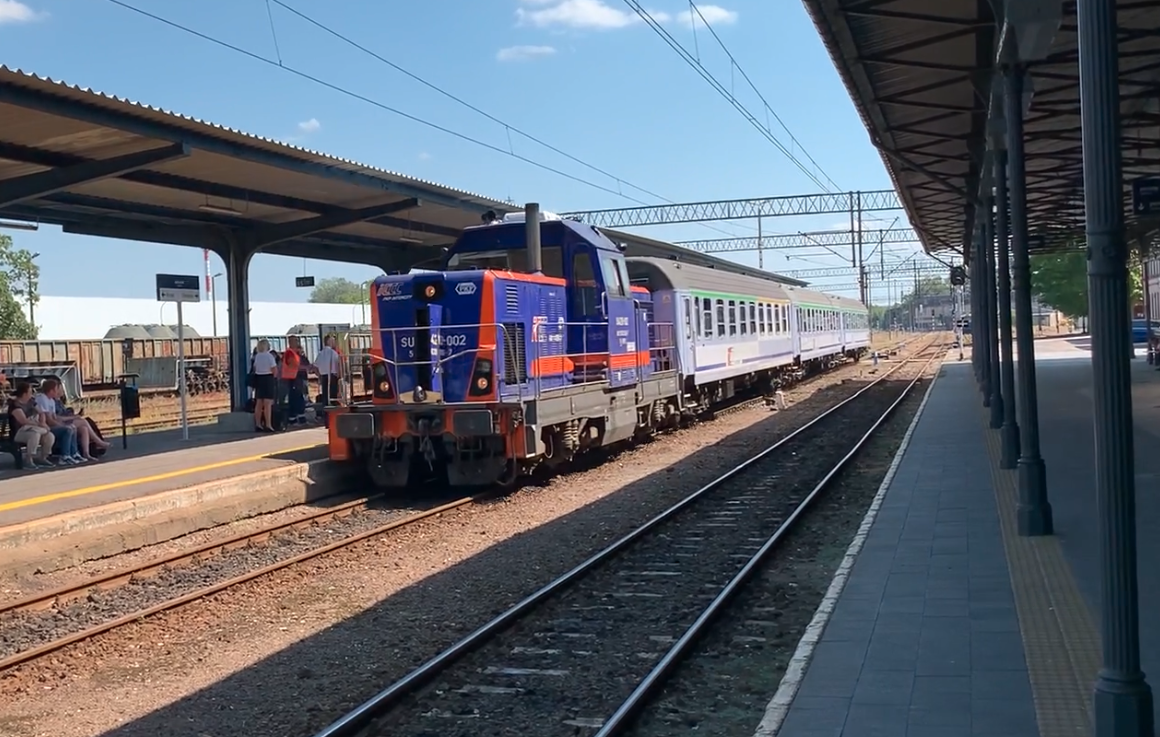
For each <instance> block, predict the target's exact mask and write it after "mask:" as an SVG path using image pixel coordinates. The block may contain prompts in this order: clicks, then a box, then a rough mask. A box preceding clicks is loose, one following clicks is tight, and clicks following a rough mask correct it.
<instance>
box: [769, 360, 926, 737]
mask: <svg viewBox="0 0 1160 737" xmlns="http://www.w3.org/2000/svg"><path fill="white" fill-rule="evenodd" d="M941 375H942V366H941V365H940V366H939V370H938V371H937V372H936V373H935V375H934V378H932V379H931V382H930V384H928V385H927V387H926V392H925V393H924V394H923V396H922V402H921V403H920V404H919V405H918V410H917V411H916V412H915V413H914V418H913V419H911V421H910V425H909V426H908V427H907V428H906V433H905V434H904V435H903V436H902V442H901V443H899V445H898V450H897V451H896V452H895V453H894V459H893V460H892V461H891V462H890V468H888V469H887V470H886V476H884V477H883V479H882V483H881V484H879V486H878V491H877V492H875V494H874V498H873V499H872V500H871V502H870V507H869V509H867V510H866V515H865V516H864V517H863V518H862V524H861V525H859V527H858V532H857V533H855V534H854V539H853V540H852V541H850V546H849V547H848V548H846V554H845V556H844V557H843V558H842V562H841V563H840V564H839V565H838V569H837V570H836V571H834V577H833V578H832V579H831V580H830V587H829V588H828V589H827V590H826V595H825V596H824V597H822V601H821V603H820V604H818V608H817V609H816V610H815V611H814V617H813V619H811V620H810V623H809V625H808V626H807V627H806V631H805V632H804V633H802V636H801V639H800V640H798V645H797V648H796V649H795V650H794V653H793V657H791V658H790V661H789V664H788V665H787V666H786V669H785V675H784V676H782V679H781V683H780V684H778V687H777V691H776V692H775V693H774V695H773V698H772V699H770V700H769V703H768V704H767V705H766V707H765V714H764V715H763V716H762V718H761V722H759V723H758V725H757V728H756V729H755V730H754V732H753V737H776V735H777V733H778V732H779V731H781V726H782V724H783V723H784V722H785V718H786V715H787V714H788V713H789V710H790V707H791V706H792V705H793V701H794V698H795V697H796V696H797V692H798V689H799V688H800V687H801V683H802V680H803V679H804V678H805V675H806V668H808V667H809V664H810V660H811V659H812V658H813V655H814V648H816V647H817V645H818V642H819V641H820V640H821V638H822V634H823V633H824V632H825V629H826V624H828V623H829V621H830V617H831V616H832V615H833V613H834V607H835V606H837V604H838V598H839V597H841V595H842V591H843V590H844V589H845V588H846V581H847V580H849V578H850V571H851V570H853V568H854V564H855V563H856V562H857V560H858V555H859V553H861V552H862V547H863V546H864V545H865V544H866V538H867V537H869V535H870V529H871V528H872V527H873V526H874V520H875V519H877V518H878V510H879V509H881V507H882V501H883V500H884V499H885V498H886V492H887V491H889V489H890V485H891V483H893V481H894V476H895V474H897V473H898V467H899V466H900V465H902V459H903V457H904V456H905V455H906V451H907V449H908V448H909V447H910V439H911V437H912V436H913V435H914V430H915V428H917V427H918V423H919V420H921V419H922V415H923V412H924V411H925V410H926V403H927V401H928V400H929V399H930V394H931V391H933V390H934V386H935V384H937V383H938V380H939V377H940V376H941Z"/></svg>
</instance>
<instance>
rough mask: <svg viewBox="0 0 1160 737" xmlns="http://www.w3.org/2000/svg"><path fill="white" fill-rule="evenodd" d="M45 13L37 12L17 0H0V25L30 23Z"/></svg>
mask: <svg viewBox="0 0 1160 737" xmlns="http://www.w3.org/2000/svg"><path fill="white" fill-rule="evenodd" d="M45 15H46V14H43V13H38V12H36V11H35V10H33V9H32V8H30V7H28V6H27V5H25V4H24V3H21V2H17V0H0V25H4V24H5V23H30V22H32V21H34V20H40V19H41V18H43V17H44V16H45Z"/></svg>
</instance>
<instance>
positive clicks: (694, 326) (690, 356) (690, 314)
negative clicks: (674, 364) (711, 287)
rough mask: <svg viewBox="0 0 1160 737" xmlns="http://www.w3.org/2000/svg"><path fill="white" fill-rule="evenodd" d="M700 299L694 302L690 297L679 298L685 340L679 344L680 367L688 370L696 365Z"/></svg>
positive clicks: (699, 332)
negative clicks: (686, 367)
mask: <svg viewBox="0 0 1160 737" xmlns="http://www.w3.org/2000/svg"><path fill="white" fill-rule="evenodd" d="M700 302H701V298H700V297H698V298H697V300H696V302H694V301H693V298H692V297H681V312H682V314H683V317H682V318H681V320H682V322H683V323H684V331H685V339H684V340H683V341H682V342H681V344H680V347H681V354H680V365H681V366H682V367H685V366H688V367H690V369H691V368H692V367H693V366H696V365H697V362H696V355H697V336H699V335H700V334H701V305H700Z"/></svg>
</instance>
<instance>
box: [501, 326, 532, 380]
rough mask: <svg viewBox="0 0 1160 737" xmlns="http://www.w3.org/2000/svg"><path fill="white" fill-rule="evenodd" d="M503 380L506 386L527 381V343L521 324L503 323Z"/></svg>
mask: <svg viewBox="0 0 1160 737" xmlns="http://www.w3.org/2000/svg"><path fill="white" fill-rule="evenodd" d="M503 337H504V347H503V380H504V383H505V384H507V385H508V386H511V385H513V384H523V383H524V382H526V381H527V380H528V343H527V335H526V334H525V332H524V324H523V323H522V322H505V323H503Z"/></svg>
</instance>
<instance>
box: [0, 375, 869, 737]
mask: <svg viewBox="0 0 1160 737" xmlns="http://www.w3.org/2000/svg"><path fill="white" fill-rule="evenodd" d="M881 370H885V367H883V368H882V369H880V371H881ZM870 376H872V371H871V370H870V368H869V366H868V365H866V364H862V365H858V366H849V367H845V368H842V369H839V370H837V371H835V372H833V373H831V374H828V375H826V376H822V377H817V378H815V379H813V380H811V381H810V382H807V383H806V384H803V385H800V386H798V387H795V388H794V389H791V390H789V391H787V392H786V397H787V400H788V401H789V403H790V407H789V409H787V410H785V411H782V412H778V413H770V412H768V411H767V410H764V409H748V410H744V411H741V412H738V413H735V414H731V415H729V416H723V417H720V418H719V419H717V420H715V421H714V422H710V423H704V424H701V425H697V426H694V427H693V428H691V429H689V430H684V431H681V432H677V433H674V434H672V435H668V436H664V437H662V438H659V439H658V440H656V441H655V442H651V443H647V444H645V445H642V446H640V447H638V448H636V449H633V450H629V451H627V452H624V453H620V454H618V455H616V456H615V457H614V458H612V459H610V460H609V462H608V463H606V464H605V465H603V466H600V467H598V468H595V469H592V470H588V471H583V472H578V473H573V474H568V475H565V476H561V477H559V478H556V479H554V480H552V481H551V482H549V483H547V484H546V485H544V486H543V487H542V488H527V489H524V490H522V491H520V492H518V493H516V494H514V495H512V496H510V497H508V498H506V499H504V500H502V501H497V502H494V503H491V504H486V505H481V506H478V507H472V508H468V509H464V510H461V511H456V512H451V513H448V514H445V515H443V516H441V517H439V518H436V519H433V520H430V521H428V522H423V523H420V524H418V525H416V526H414V527H408V528H405V529H403V530H399V531H398V532H397V533H391V534H390V535H388V536H385V537H383V538H379V539H376V540H374V541H370V542H366V543H361V544H359V545H356V546H354V547H352V548H350V549H347V550H343V551H340V552H338V553H335V554H331V555H327V556H325V557H324V558H320V559H317V560H315V561H311V562H310V563H307V564H302V565H298V566H294V567H293V568H291V569H287V570H285V571H282V572H279V573H277V574H274V575H271V576H269V577H263V578H261V579H259V580H256V581H253V582H251V583H248V584H245V585H243V586H241V587H239V588H237V589H234V590H230V591H227V592H223V593H221V594H218V595H215V596H213V597H211V598H209V599H207V600H204V601H200V602H197V603H194V604H191V605H189V606H187V607H184V608H182V609H179V610H176V611H173V612H170V613H167V614H164V615H161V616H158V617H154V618H150V619H148V620H144V621H142V622H140V623H137V624H133V625H129V626H127V627H125V628H124V629H121V630H117V631H116V632H113V633H109V634H107V635H102V636H99V637H97V638H94V639H92V640H90V641H86V642H84V643H80V644H78V645H75V646H71V647H69V648H66V649H64V650H62V651H59V652H58V653H55V654H52V655H50V656H47V657H46V658H43V659H41V660H38V661H36V662H34V663H32V664H29V665H28V666H23V667H20V668H16V669H14V670H12V671H10V672H7V673H3V674H0V703H3V704H4V705H3V707H0V731H4V733H5V734H8V733H11V734H13V735H14V736H16V737H24V736H26V735H27V736H28V737H31V736H32V735H40V734H53V735H59V736H60V737H74V736H76V737H80V736H87V735H96V734H105V733H106V732H107V733H108V734H110V735H112V736H114V737H127V736H129V735H149V736H150V737H152V736H153V735H156V734H166V735H175V736H181V737H184V736H186V735H188V736H189V737H204V735H214V736H215V737H218V736H221V735H232V734H242V733H244V734H247V735H254V736H255V737H259V736H264V735H278V736H279V737H285V736H286V735H299V734H302V735H306V734H310V733H312V732H313V731H314V730H317V729H319V728H321V727H322V726H324V725H325V724H327V723H329V722H330V721H331V720H333V719H334V718H335V717H337V716H339V715H340V714H341V713H342V712H343V711H345V710H347V709H349V708H351V707H353V706H354V705H355V704H357V703H359V702H361V701H362V700H364V699H365V698H367V697H369V696H370V695H371V694H373V693H374V692H376V691H377V690H378V689H379V688H381V687H382V686H383V685H384V684H385V683H388V682H390V681H392V680H394V679H395V678H398V677H400V676H402V675H403V674H405V673H406V672H407V671H408V670H409V669H410V668H412V667H414V666H416V665H418V664H419V663H421V662H423V661H424V660H426V659H427V658H430V657H431V656H433V655H434V654H436V653H437V652H439V651H440V650H442V649H443V648H445V647H446V646H448V645H449V644H451V643H452V642H454V641H455V640H457V639H459V638H460V637H462V636H463V635H465V634H467V633H468V632H470V631H471V630H472V629H473V628H474V627H475V626H477V625H478V624H479V623H481V622H483V621H486V620H487V619H488V618H490V617H491V616H494V614H496V613H498V612H499V611H502V610H503V609H505V608H506V607H508V606H510V605H511V604H512V603H514V602H515V601H517V600H519V599H520V598H522V597H523V596H524V595H526V594H527V593H528V592H529V591H531V590H533V589H534V588H536V587H538V586H540V585H542V584H544V583H546V582H547V581H549V580H551V579H552V578H554V577H556V576H558V575H560V574H561V573H563V572H564V571H566V570H568V569H569V568H571V567H572V566H574V565H575V564H576V563H578V562H579V561H580V560H582V559H583V558H585V557H587V556H588V555H590V554H591V553H593V552H594V551H596V550H598V549H600V548H601V547H603V546H604V545H606V544H607V543H608V542H610V541H611V540H612V539H615V538H616V537H619V536H620V535H623V534H624V533H626V532H627V531H629V530H630V529H631V528H632V527H634V526H635V525H637V524H639V523H641V522H643V521H644V520H646V519H648V518H649V517H651V516H652V515H654V514H655V513H657V512H659V511H660V510H661V509H663V508H665V507H667V506H669V505H671V504H672V503H673V502H675V501H676V500H677V499H679V498H680V497H681V496H682V495H683V494H684V493H685V492H686V491H687V489H688V488H689V487H690V486H693V487H695V486H698V485H701V484H704V483H707V482H708V481H710V480H712V479H713V478H715V477H716V476H717V475H719V473H720V472H721V471H723V470H725V469H726V468H728V467H730V466H732V465H735V464H736V463H737V462H739V461H740V460H743V459H744V458H746V457H748V456H750V455H752V454H753V452H755V451H756V450H758V449H760V448H763V447H766V446H768V445H770V444H772V443H773V442H775V441H776V440H777V439H778V438H779V437H781V436H784V435H785V434H786V433H788V432H790V431H792V430H793V429H794V428H796V427H798V426H800V425H801V424H802V423H804V422H805V421H806V420H808V419H809V418H811V417H813V416H815V415H817V414H818V413H819V412H820V411H822V409H824V408H825V407H828V406H832V405H833V404H834V403H836V402H837V401H839V400H840V399H842V398H844V397H846V396H849V395H850V394H852V393H853V392H854V391H855V390H856V388H857V387H858V386H860V385H861V382H860V381H859V380H860V379H861V378H862V377H867V378H869V377H870ZM678 482H679V483H678ZM286 514H289V512H287V513H286ZM243 524H245V525H250V526H253V525H256V524H257V522H255V521H254V520H249V521H247V522H246V523H243ZM214 534H217V535H220V536H222V537H228V536H230V535H232V534H235V533H234V531H232V530H230V529H228V528H227V529H223V530H220V531H215V532H212V533H211V532H207V533H199V535H198V536H196V543H197V544H202V543H204V542H206V541H207V539H211V538H212V537H213V535H214ZM177 544H178V541H173V542H171V543H166V544H165V545H164V546H158V547H159V548H163V549H164V550H165V551H166V552H172V548H173V547H174V546H175V545H177ZM148 552H149V551H138V552H137V553H135V554H134V557H140V556H146V555H148ZM111 567H117V562H116V561H104V562H100V563H94V564H90V565H89V566H86V567H84V568H82V570H81V572H78V571H72V572H61V573H60V574H54V576H53V577H51V578H50V577H46V579H49V580H47V581H37V582H32V583H31V584H28V585H24V586H22V587H23V588H25V589H28V588H31V587H33V586H47V587H52V586H56V585H60V583H61V582H62V581H63V580H65V579H67V577H68V576H73V577H74V578H75V577H77V576H79V575H88V574H89V573H91V572H92V571H93V570H94V569H98V570H101V569H104V570H107V569H108V568H111ZM15 593H18V592H9V595H15ZM110 730H111V731H110Z"/></svg>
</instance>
